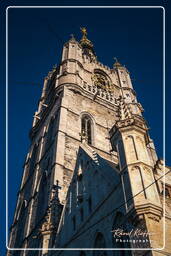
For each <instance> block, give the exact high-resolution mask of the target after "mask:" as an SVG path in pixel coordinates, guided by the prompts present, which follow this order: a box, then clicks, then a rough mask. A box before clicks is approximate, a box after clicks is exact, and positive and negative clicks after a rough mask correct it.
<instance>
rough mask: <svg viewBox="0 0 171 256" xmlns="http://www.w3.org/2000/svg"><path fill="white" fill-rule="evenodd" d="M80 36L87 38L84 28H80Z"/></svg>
mask: <svg viewBox="0 0 171 256" xmlns="http://www.w3.org/2000/svg"><path fill="white" fill-rule="evenodd" d="M80 30H81V32H82V34H83V37H87V29H86V28H85V27H83V28H80Z"/></svg>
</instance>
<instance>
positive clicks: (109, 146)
mask: <svg viewBox="0 0 171 256" xmlns="http://www.w3.org/2000/svg"><path fill="white" fill-rule="evenodd" d="M81 31H82V38H81V40H80V41H79V42H78V41H77V40H76V39H75V38H74V36H72V37H71V39H70V40H69V41H68V42H67V43H65V44H64V46H63V51H62V59H61V63H60V65H59V66H57V67H56V66H55V67H54V68H53V69H52V71H50V72H49V73H48V76H47V77H45V79H44V85H43V90H42V95H41V98H40V101H39V106H38V110H37V111H36V112H35V114H34V119H33V126H32V129H31V131H30V139H31V146H30V149H29V152H28V155H27V158H26V161H25V164H24V174H23V178H22V183H21V187H20V190H19V193H18V200H17V206H16V211H15V215H14V221H13V224H12V226H11V234H10V240H9V247H10V248H25V249H27V248H32V249H33V251H31V252H30V251H29V250H25V251H24V250H11V251H10V250H9V251H8V254H7V255H15V256H20V255H22V256H27V255H39V256H40V255H51V252H50V251H49V250H48V248H56V247H59V248H64V247H66V248H67V247H68V248H70V246H71V248H76V247H78V248H85V246H84V244H81V245H80V246H79V245H78V246H77V245H76V241H77V240H75V242H74V243H73V244H70V245H68V243H67V235H68V236H70V237H68V241H69V239H70V238H72V237H73V235H74V234H76V233H77V232H78V230H77V227H79V229H81V228H82V226H81V225H82V223H83V222H84V226H85V225H88V224H87V223H88V222H86V221H87V220H88V218H90V216H89V215H90V214H94V215H95V212H96V217H97V218H98V216H103V215H105V214H106V213H107V212H105V210H104V209H107V208H110V207H109V206H111V205H115V206H117V204H118V205H119V201H117V200H118V195H119V197H120V198H119V199H120V203H123V205H124V206H123V207H122V210H123V211H122V219H123V220H122V221H123V222H124V221H128V220H129V221H130V220H131V221H132V223H133V224H132V225H135V226H137V227H139V228H140V227H143V228H144V227H145V230H147V231H149V232H154V226H155V227H156V228H157V229H156V234H155V235H154V237H153V241H152V242H151V241H149V243H148V247H150V248H153V247H154V248H160V247H162V246H163V243H162V240H161V242H159V241H158V236H159V234H160V232H162V233H163V228H162V227H163V226H162V223H163V222H162V221H163V199H161V195H163V194H162V193H164V192H165V190H164V187H163V184H164V182H163V181H162V182H157V181H156V180H157V178H159V177H160V176H162V175H163V174H164V173H165V172H167V170H164V169H163V162H162V161H160V160H159V159H158V157H157V155H156V151H155V147H154V144H153V141H152V140H151V138H150V136H149V133H148V127H147V124H146V122H145V120H144V118H143V116H142V112H143V108H142V106H141V104H140V103H138V102H137V98H136V93H135V91H134V89H133V87H132V82H131V79H130V74H129V72H128V70H127V69H126V67H124V66H122V65H121V64H120V63H119V62H118V60H116V62H115V64H114V66H113V68H112V69H111V68H109V67H107V66H105V65H103V64H102V63H100V62H99V61H98V60H97V56H96V54H95V51H94V48H93V43H92V42H91V41H90V40H89V39H88V38H87V31H86V29H85V28H81ZM84 155H85V156H84ZM80 159H81V160H80ZM85 159H87V160H86V161H85ZM83 166H84V167H83ZM77 167H78V172H77ZM91 168H92V172H91V174H88V170H89V171H90V170H91ZM86 171H87V173H86ZM93 171H95V174H92V173H93ZM100 172H102V174H100V175H99V176H98V173H100ZM84 173H86V174H84ZM89 175H90V176H91V175H94V176H92V177H93V178H90V176H89ZM110 175H111V176H110ZM97 176H98V178H97ZM102 176H103V178H102ZM75 177H77V178H75ZM84 179H86V180H84ZM81 180H82V181H83V180H84V182H83V185H80V184H81V183H80V182H81ZM106 180H108V183H106V184H105V182H107V181H106ZM112 180H113V181H112ZM155 181H156V183H155ZM91 182H93V184H92V186H91V193H92V197H90V196H88V194H89V193H90V183H91ZM112 182H113V183H112ZM151 183H153V185H150V184H151ZM86 184H87V185H86ZM95 184H96V185H95ZM107 184H108V185H107ZM149 185H150V186H149ZM110 186H111V188H110ZM115 186H116V190H113V191H114V192H113V194H112V193H111V192H110V191H109V190H110V189H111V191H112V189H113V188H114V187H115ZM148 186H149V188H148V189H146V187H148ZM97 188H99V194H98V195H97V196H96V198H95V196H94V195H95V192H94V191H95V190H97ZM167 189H168V190H167V191H166V193H167V195H168V199H169V200H170V196H171V190H170V185H169V182H168V187H167ZM71 191H72V193H71ZM75 191H76V193H77V196H76V197H77V200H76V202H75V201H74V200H75V199H74V196H73V195H74V193H75ZM79 191H81V192H79ZM163 191H164V192H163ZM96 192H97V191H96ZM108 193H109V194H110V195H112V196H114V198H113V199H112V198H110V200H111V201H110V202H108V201H106V204H109V205H106V208H105V207H104V209H101V210H99V209H100V208H99V207H101V206H100V205H102V202H104V199H105V196H107V195H108ZM117 193H118V194H117ZM84 195H85V196H84ZM93 196H94V197H93ZM98 197H99V199H98V200H99V201H98V200H96V199H97V198H98ZM108 198H109V197H108ZM116 198H117V199H116ZM112 200H113V201H112ZM115 200H116V202H115ZM87 202H88V203H87ZM114 202H115V203H114ZM86 205H88V206H86ZM86 207H89V210H90V212H89V213H88V210H86V209H87V208H86ZM93 207H94V208H93ZM117 207H119V206H117ZM68 209H69V210H68ZM77 209H79V214H80V215H79V216H80V217H79V218H80V222H79V224H78V225H77V219H78V218H77V217H78V216H77ZM93 211H94V212H93ZM115 213H116V211H115V212H114V214H115ZM168 214H169V213H168ZM94 215H93V216H94ZM86 216H87V217H86ZM117 216H118V215H117ZM70 218H71V219H70ZM92 218H93V217H92ZM112 218H114V217H112ZM120 219H121V218H120ZM70 220H71V221H70ZM92 220H93V219H92ZM67 221H68V223H72V224H71V225H73V231H66V230H68V229H70V227H69V226H66V224H65V223H67ZM81 222H82V223H81ZM142 223H143V224H142ZM107 225H108V224H107V223H106V224H105V222H104V223H103V226H104V229H105V227H106V229H107ZM71 229H72V228H71ZM97 230H100V226H99V227H98V229H96V231H97ZM111 230H112V227H111V229H110V230H109V234H108V235H106V236H109V235H110V236H111ZM65 232H66V233H68V234H65ZM69 232H71V233H69ZM72 232H73V233H72ZM75 232H76V233H75ZM93 232H95V229H93V228H92V234H94V233H93ZM99 234H100V235H99ZM92 237H93V236H92ZM65 238H66V241H65ZM73 239H74V238H73ZM84 239H85V240H86V237H84V238H83V239H82V241H85V240H84ZM96 240H97V244H95V247H96V248H101V247H103V248H105V246H106V247H107V248H111V247H113V245H112V240H111V238H110V239H108V241H111V244H110V245H105V244H106V243H105V242H104V240H105V239H102V233H100V232H99V231H98V235H97V236H96ZM100 241H101V244H100ZM65 242H66V243H65ZM79 243H81V242H80V241H79ZM98 244H99V247H98ZM102 244H103V246H102ZM88 246H89V248H92V247H93V245H87V248H88ZM130 247H133V248H134V246H133V245H132V244H131V243H130ZM34 248H44V250H42V251H41V250H40V251H34ZM119 248H120V247H119ZM122 248H124V246H123V245H122ZM125 248H126V247H125ZM139 248H141V247H139ZM168 250H169V249H166V251H168ZM58 253H59V252H58V251H57V252H55V253H54V252H53V253H52V255H58ZM81 253H82V254H79V252H78V253H77V255H85V254H84V252H81ZM112 253H113V251H110V252H108V253H107V252H103V254H100V255H128V254H124V253H123V254H112ZM131 253H132V252H130V254H129V255H147V254H145V253H147V252H145V253H144V254H143V252H142V253H140V254H138V253H137V254H136V253H135V252H134V254H131ZM150 253H151V254H148V255H161V254H157V253H152V252H150ZM75 254H76V252H74V253H73V252H70V254H69V252H65V254H62V255H71V256H72V255H75ZM87 255H97V254H91V251H89V254H87Z"/></svg>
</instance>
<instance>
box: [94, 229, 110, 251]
mask: <svg viewBox="0 0 171 256" xmlns="http://www.w3.org/2000/svg"><path fill="white" fill-rule="evenodd" d="M94 248H106V242H105V239H104V236H103V234H102V233H100V232H99V233H97V235H96V238H95V241H94ZM93 256H107V252H106V251H104V250H100V251H94V253H93Z"/></svg>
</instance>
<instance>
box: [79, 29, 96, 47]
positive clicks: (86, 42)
mask: <svg viewBox="0 0 171 256" xmlns="http://www.w3.org/2000/svg"><path fill="white" fill-rule="evenodd" d="M80 30H81V33H82V38H81V40H80V44H81V46H83V47H86V48H89V49H92V48H93V44H92V42H91V41H90V40H89V39H88V38H87V29H86V28H85V27H81V28H80Z"/></svg>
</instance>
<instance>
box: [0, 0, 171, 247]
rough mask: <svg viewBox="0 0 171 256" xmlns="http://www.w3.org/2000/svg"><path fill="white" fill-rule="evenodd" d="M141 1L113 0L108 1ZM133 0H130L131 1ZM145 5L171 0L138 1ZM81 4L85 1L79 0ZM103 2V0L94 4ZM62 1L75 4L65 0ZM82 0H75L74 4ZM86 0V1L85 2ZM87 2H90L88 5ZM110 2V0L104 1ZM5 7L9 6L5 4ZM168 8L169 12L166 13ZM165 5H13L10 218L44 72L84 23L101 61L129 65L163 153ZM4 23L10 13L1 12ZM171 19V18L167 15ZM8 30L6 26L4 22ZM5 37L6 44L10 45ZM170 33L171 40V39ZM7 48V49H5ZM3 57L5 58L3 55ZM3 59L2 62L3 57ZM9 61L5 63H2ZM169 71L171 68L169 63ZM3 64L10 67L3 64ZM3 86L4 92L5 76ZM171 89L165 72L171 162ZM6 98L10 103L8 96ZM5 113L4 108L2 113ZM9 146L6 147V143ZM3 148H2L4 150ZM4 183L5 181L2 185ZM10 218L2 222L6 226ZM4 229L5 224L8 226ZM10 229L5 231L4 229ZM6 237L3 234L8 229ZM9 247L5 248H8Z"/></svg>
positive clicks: (153, 137) (11, 26)
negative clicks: (80, 7)
mask: <svg viewBox="0 0 171 256" xmlns="http://www.w3.org/2000/svg"><path fill="white" fill-rule="evenodd" d="M121 2H122V3H123V5H125V4H126V5H128V4H130V5H131V4H132V5H135V4H136V1H113V2H112V1H109V3H108V5H117V4H118V3H119V4H120V5H121ZM128 2H129V3H128ZM138 2H139V4H141V5H146V4H148V5H150V4H153V5H163V6H164V4H166V12H167V13H168V10H169V7H168V5H167V1H145V0H144V1H138ZM33 3H34V5H36V4H37V5H47V3H48V5H50V4H52V5H60V4H61V2H57V1H49V2H47V1H37V2H36V1H34V2H32V1H29V2H28V3H27V1H24V2H23V1H11V2H10V1H8V4H7V5H23V4H25V5H26V4H27V5H31V4H33ZM78 3H79V4H80V2H78ZM93 3H94V5H103V4H104V2H103V1H98V3H96V2H95V1H94V2H91V5H92V4H93ZM62 4H63V5H65V4H66V5H68V4H69V5H71V3H69V2H67V1H63V3H62ZM74 4H75V5H76V4H77V3H76V2H75V3H73V5H74ZM82 4H83V2H82ZM87 4H88V2H87V3H85V5H87ZM105 5H107V1H106V2H105ZM2 10H4V6H2ZM167 13H166V14H167ZM162 17H163V10H162V9H132V8H131V9H128V8H127V9H112V8H111V9H86V8H84V9H83V8H82V9H71V8H70V9H55V8H53V9H47V8H46V9H9V41H8V42H9V77H8V79H9V84H8V87H9V98H8V99H9V144H8V149H9V208H8V209H9V210H8V215H9V224H11V222H12V219H13V213H14V209H15V204H16V198H17V191H18V189H19V186H20V181H21V177H22V171H23V170H22V165H23V163H24V159H25V156H26V153H27V151H28V147H29V144H30V142H29V138H28V133H29V130H30V128H31V125H32V119H33V114H34V112H35V111H36V110H37V103H38V100H39V98H40V95H41V90H42V85H43V78H44V77H45V76H46V75H47V73H48V71H49V70H50V69H52V67H53V65H54V64H59V62H60V58H61V52H62V46H63V43H65V42H66V41H67V40H69V38H70V34H72V33H73V34H74V35H75V37H76V38H77V39H78V40H79V39H80V37H81V34H80V27H81V26H85V27H87V30H88V38H89V39H90V40H91V41H92V42H93V44H94V49H95V52H96V54H97V56H98V59H99V61H100V62H102V63H104V64H105V65H108V66H110V67H111V68H112V65H113V63H114V60H113V57H115V56H116V57H117V58H118V60H119V61H120V62H121V63H122V64H123V65H125V66H126V67H127V69H128V70H129V71H130V74H131V77H132V80H133V86H134V89H135V91H136V92H137V97H138V100H139V102H140V103H141V104H142V106H143V107H144V109H145V113H144V116H145V118H146V120H147V122H148V124H149V127H150V135H151V137H152V139H153V140H154V143H155V146H156V150H157V153H158V156H159V157H161V158H162V156H163V73H162V67H163V61H162V58H163V52H162V49H163V42H162V34H163V29H162ZM1 18H2V19H3V23H4V22H5V20H4V18H5V16H3V17H1ZM167 22H168V20H167ZM3 32H4V33H5V27H3ZM4 40H5V39H3V41H2V42H1V43H2V46H5V41H4ZM168 40H169V38H168V35H167V46H168V45H169V41H168ZM4 54H5V49H4V50H3V52H2V55H3V56H5V55H4ZM3 60H4V59H3ZM1 64H2V62H1ZM3 64H4V63H3ZM166 68H167V69H166V71H169V68H168V66H166ZM2 70H3V71H5V67H4V65H3V67H2ZM0 81H1V90H2V93H3V94H2V95H3V96H4V95H5V94H4V93H5V90H4V88H5V84H4V82H5V77H2V79H1V80H0ZM169 94H170V88H169V84H168V77H167V76H166V103H167V104H166V110H167V111H166V120H167V122H166V127H167V129H168V130H166V163H168V164H170V165H171V159H169V156H170V155H169V153H170V151H171V150H170V147H169V143H168V141H169V137H170V135H169V134H168V131H169V121H168V118H169V113H168V110H169ZM2 102H3V103H4V104H5V100H4V97H3V98H2ZM1 116H3V117H4V109H3V110H2V115H1ZM4 150H5V148H4ZM4 150H3V152H4ZM3 188H4V186H3ZM4 224H5V222H4V223H3V227H4ZM4 229H5V227H4ZM4 233H5V232H4ZM3 241H4V234H3ZM3 252H4V250H3Z"/></svg>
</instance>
